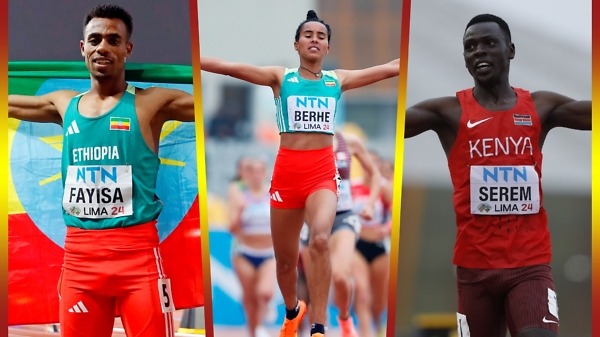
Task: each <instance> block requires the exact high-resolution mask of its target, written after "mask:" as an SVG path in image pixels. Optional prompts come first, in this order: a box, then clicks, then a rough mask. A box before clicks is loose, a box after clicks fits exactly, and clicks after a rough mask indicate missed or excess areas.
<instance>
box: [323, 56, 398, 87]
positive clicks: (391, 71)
mask: <svg viewBox="0 0 600 337" xmlns="http://www.w3.org/2000/svg"><path fill="white" fill-rule="evenodd" d="M399 72H400V59H395V60H393V61H391V62H388V63H385V64H380V65H377V66H373V67H369V68H365V69H358V70H345V69H336V70H335V73H336V74H337V76H338V80H339V81H340V84H341V86H342V91H346V90H350V89H356V88H360V87H364V86H366V85H369V84H373V83H375V82H379V81H382V80H385V79H388V78H392V77H395V76H398V73H399Z"/></svg>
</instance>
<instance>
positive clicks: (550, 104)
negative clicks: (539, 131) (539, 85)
mask: <svg viewBox="0 0 600 337" xmlns="http://www.w3.org/2000/svg"><path fill="white" fill-rule="evenodd" d="M531 98H532V99H533V104H534V105H535V109H536V110H537V112H538V115H539V116H540V118H541V119H542V120H545V118H546V117H547V115H548V114H549V113H551V112H552V111H553V110H554V109H556V108H557V107H559V106H561V105H563V104H565V103H569V102H572V101H574V99H572V98H570V97H567V96H564V95H561V94H558V93H555V92H552V91H536V92H532V93H531Z"/></svg>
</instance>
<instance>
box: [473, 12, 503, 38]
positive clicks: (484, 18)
mask: <svg viewBox="0 0 600 337" xmlns="http://www.w3.org/2000/svg"><path fill="white" fill-rule="evenodd" d="M481 22H495V23H497V24H498V26H500V29H502V32H503V33H504V36H505V37H506V42H507V43H511V40H512V38H511V36H510V28H508V24H507V23H506V21H504V20H503V19H502V18H500V17H499V16H496V15H494V14H479V15H476V16H474V17H473V18H472V19H471V20H470V21H469V23H467V27H466V28H465V32H466V31H467V29H469V27H471V26H472V25H474V24H476V23H481Z"/></svg>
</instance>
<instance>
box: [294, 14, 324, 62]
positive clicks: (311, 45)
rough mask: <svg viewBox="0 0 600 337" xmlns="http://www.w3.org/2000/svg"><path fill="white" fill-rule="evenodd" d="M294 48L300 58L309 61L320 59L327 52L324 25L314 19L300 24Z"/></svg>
mask: <svg viewBox="0 0 600 337" xmlns="http://www.w3.org/2000/svg"><path fill="white" fill-rule="evenodd" d="M294 48H296V50H297V51H298V54H299V55H300V57H301V58H305V59H308V60H311V61H320V60H322V59H323V57H325V55H327V53H328V52H329V41H328V40H327V28H326V27H325V25H324V24H322V23H320V22H316V21H310V22H306V23H305V24H304V25H302V29H301V30H300V36H299V38H298V41H295V42H294Z"/></svg>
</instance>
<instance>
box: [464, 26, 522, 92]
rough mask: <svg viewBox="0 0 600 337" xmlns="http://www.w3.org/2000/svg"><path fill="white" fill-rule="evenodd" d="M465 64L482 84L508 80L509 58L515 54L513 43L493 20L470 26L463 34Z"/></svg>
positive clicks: (474, 77)
mask: <svg viewBox="0 0 600 337" xmlns="http://www.w3.org/2000/svg"><path fill="white" fill-rule="evenodd" d="M463 56H464V58H465V66H466V67H467V69H468V70H469V73H470V74H471V76H473V79H474V80H475V81H476V82H478V83H482V84H486V83H493V82H496V81H498V80H499V79H503V78H505V79H506V80H508V71H509V66H510V60H512V59H513V58H514V56H515V46H514V44H512V43H510V42H508V41H507V38H506V36H505V35H504V33H503V31H502V29H501V28H500V26H499V25H498V24H497V23H495V22H481V23H476V24H474V25H472V26H470V27H469V28H468V29H467V30H466V31H465V35H464V36H463Z"/></svg>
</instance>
